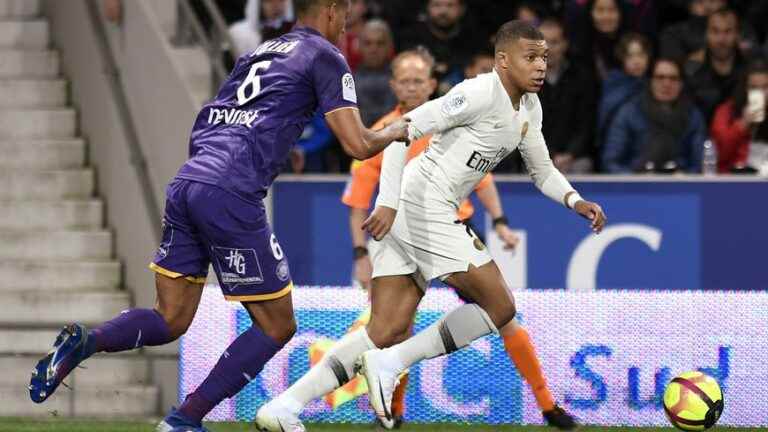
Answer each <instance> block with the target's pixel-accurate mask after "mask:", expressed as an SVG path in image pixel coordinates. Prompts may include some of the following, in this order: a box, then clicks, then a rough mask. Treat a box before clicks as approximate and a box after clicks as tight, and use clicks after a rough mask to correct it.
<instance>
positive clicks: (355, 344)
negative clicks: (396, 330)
mask: <svg viewBox="0 0 768 432" xmlns="http://www.w3.org/2000/svg"><path fill="white" fill-rule="evenodd" d="M374 348H376V345H374V344H373V342H372V341H371V338H369V337H368V333H367V332H366V330H365V328H360V329H358V330H355V331H353V332H351V333H347V334H346V335H344V337H343V338H341V340H339V341H338V342H337V343H336V344H335V345H333V347H332V348H331V349H330V350H328V352H327V353H326V354H325V356H324V357H323V359H322V360H320V363H318V364H316V365H315V366H314V367H313V368H312V369H310V370H309V372H307V373H306V374H304V376H303V377H301V378H299V380H298V381H296V382H295V383H294V384H293V385H292V386H291V387H289V388H288V390H286V391H285V392H284V393H283V394H282V395H280V397H279V399H281V401H283V402H284V403H285V404H286V405H288V406H290V408H291V409H294V410H296V411H295V414H298V413H299V411H300V410H301V409H303V408H304V407H305V406H306V405H307V404H308V403H309V402H310V401H312V400H314V399H316V398H319V397H321V396H323V395H325V394H326V393H328V392H330V391H332V390H334V389H336V388H338V387H340V386H342V385H344V384H345V383H346V382H347V381H349V380H350V379H351V378H352V377H354V376H355V361H356V360H357V358H358V357H359V356H360V354H362V353H364V352H365V351H368V350H370V349H374Z"/></svg>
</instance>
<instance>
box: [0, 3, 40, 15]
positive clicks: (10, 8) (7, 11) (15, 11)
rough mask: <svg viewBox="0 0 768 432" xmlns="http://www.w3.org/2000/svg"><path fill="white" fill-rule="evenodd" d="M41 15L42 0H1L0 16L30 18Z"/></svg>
mask: <svg viewBox="0 0 768 432" xmlns="http://www.w3.org/2000/svg"><path fill="white" fill-rule="evenodd" d="M39 15H40V0H0V17H3V18H6V19H7V18H30V17H36V16H39Z"/></svg>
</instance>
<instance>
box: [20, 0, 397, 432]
mask: <svg viewBox="0 0 768 432" xmlns="http://www.w3.org/2000/svg"><path fill="white" fill-rule="evenodd" d="M295 8H296V13H297V16H298V22H297V24H296V27H295V28H294V29H293V30H292V31H291V32H290V33H288V34H286V35H284V36H282V37H280V38H277V39H274V40H271V41H267V42H265V43H263V44H262V45H261V46H260V47H259V48H258V49H257V50H256V51H255V52H253V53H251V54H248V55H244V56H243V57H241V58H240V59H238V62H237V64H236V65H235V68H234V70H233V72H232V74H231V75H230V76H229V78H228V79H227V81H226V82H224V84H223V85H222V87H221V89H220V90H219V93H218V95H217V96H216V98H215V99H214V100H213V101H212V102H210V103H209V104H207V105H205V106H204V107H203V108H202V110H201V111H200V113H199V114H198V116H197V119H196V121H195V124H194V127H193V129H192V134H191V138H190V144H189V148H190V158H189V159H188V160H187V162H186V163H185V164H184V165H183V166H182V167H181V169H180V170H179V172H178V174H177V175H176V177H175V178H174V179H173V180H172V181H171V183H170V184H169V185H168V188H167V191H166V195H167V197H166V198H167V199H166V208H165V217H164V220H163V222H164V227H163V238H162V242H161V244H160V247H159V248H158V250H157V253H156V254H155V258H154V260H153V262H152V264H151V265H150V268H151V269H152V270H154V271H155V273H156V279H155V280H156V291H157V299H156V302H155V307H154V309H129V310H126V311H123V312H122V313H121V314H120V315H119V316H117V317H115V318H114V319H112V320H111V321H108V322H106V323H103V324H102V325H100V326H98V327H96V328H93V329H90V330H89V329H86V328H85V326H83V325H82V324H70V325H68V326H66V327H65V328H64V330H62V332H61V333H60V334H59V336H58V337H57V339H56V341H55V344H54V347H53V349H52V350H51V352H50V353H49V354H48V355H46V356H45V357H44V358H43V359H41V360H40V361H39V362H38V364H37V366H36V368H35V371H34V372H33V373H32V379H31V381H30V385H29V392H30V397H31V398H32V400H33V401H34V402H38V403H40V402H43V401H45V400H46V399H47V398H48V397H49V396H50V395H51V394H53V392H54V391H55V390H56V388H57V387H58V386H59V384H61V382H62V380H63V379H64V378H65V377H66V376H67V375H68V374H69V373H70V372H71V371H72V369H74V368H75V367H76V366H77V365H78V364H80V363H81V362H82V361H84V360H85V359H87V358H89V357H90V356H92V355H93V354H95V353H98V352H119V351H127V350H132V349H137V348H140V347H142V346H156V345H163V344H167V343H169V342H171V341H173V340H175V339H177V338H178V337H180V336H181V335H182V334H184V332H185V331H186V330H187V328H188V327H189V325H190V324H191V322H192V319H193V317H194V315H195V311H196V310H197V306H198V304H199V302H200V297H201V295H202V292H203V284H204V282H205V279H206V276H207V272H208V266H209V264H213V267H214V270H215V272H216V276H217V277H218V279H219V283H220V285H221V289H222V291H223V294H224V296H225V298H226V299H227V300H231V301H238V302H241V303H242V304H243V306H244V307H245V309H246V310H247V311H248V312H249V314H250V316H251V318H252V320H253V325H252V327H251V328H249V329H248V330H246V331H245V332H244V333H242V334H241V335H240V336H238V338H237V339H236V340H235V341H234V342H233V343H232V344H231V345H230V346H229V347H228V348H227V349H226V351H225V352H224V353H223V355H222V356H221V358H220V359H219V361H218V363H217V364H216V365H215V366H214V368H213V370H212V371H211V372H210V374H209V375H208V377H207V378H206V379H205V380H204V381H203V382H202V383H201V384H200V386H199V387H198V388H197V389H196V390H195V391H194V392H193V393H191V394H190V395H188V396H187V398H186V399H185V401H184V402H183V403H182V404H181V406H179V408H178V409H172V410H171V412H170V414H169V415H168V416H167V417H165V419H164V420H163V421H162V422H161V423H160V424H159V425H158V426H157V431H160V432H169V431H174V430H177V429H176V428H179V429H178V430H184V431H205V430H206V429H205V428H203V427H202V419H203V417H204V416H205V415H206V414H207V413H208V412H209V411H210V410H211V409H213V408H214V407H215V406H216V405H217V404H218V403H219V402H221V401H222V400H224V399H226V398H229V397H232V396H234V395H235V394H237V393H238V392H239V391H240V390H241V389H242V388H243V387H244V386H245V385H246V384H248V382H249V381H250V380H252V379H253V378H254V377H256V375H257V374H258V373H259V372H260V371H261V369H262V367H263V366H264V364H265V363H266V362H267V361H268V360H269V359H270V358H272V356H274V355H275V353H277V352H278V351H279V350H280V349H281V348H282V347H283V346H284V345H285V344H286V343H287V342H288V341H289V340H290V339H291V337H292V336H293V334H294V332H295V331H296V323H295V321H294V318H293V305H292V299H291V289H292V288H293V284H292V282H291V277H290V271H289V269H288V263H287V261H286V258H285V257H284V254H283V251H282V250H281V248H280V245H279V243H278V241H277V239H276V238H275V235H274V234H273V233H272V230H271V228H270V226H269V224H268V222H267V218H266V214H265V211H264V205H263V203H262V199H263V198H264V196H265V195H266V193H267V189H268V188H269V186H270V185H271V184H272V182H273V180H274V178H275V177H276V176H277V174H278V173H279V172H280V170H281V169H282V167H283V166H285V164H286V162H287V160H288V155H289V151H290V149H291V147H292V146H293V145H294V144H295V143H296V141H297V139H298V138H299V136H300V135H301V132H302V130H303V128H304V125H305V124H306V123H307V122H309V121H310V119H311V118H312V116H313V114H314V113H315V112H316V111H318V110H319V111H321V112H323V113H324V114H325V119H326V121H327V122H328V125H329V126H330V128H331V130H333V132H334V133H335V134H336V136H337V138H338V139H339V141H340V143H341V145H342V147H343V148H344V150H345V151H346V152H347V153H349V154H350V155H351V156H353V157H355V158H357V159H361V160H362V159H367V158H369V157H371V156H373V155H375V154H376V153H378V152H380V151H381V150H383V149H384V148H385V147H386V146H387V145H388V144H389V143H390V142H392V141H395V140H403V141H404V140H405V139H406V138H407V127H406V123H405V121H398V122H395V123H393V124H391V125H390V126H389V127H387V128H385V129H383V130H381V131H378V132H374V131H371V130H369V129H366V128H365V127H364V126H363V124H362V122H361V120H360V114H359V112H358V110H357V97H356V94H355V84H354V80H353V78H352V74H351V73H350V70H349V66H348V65H347V63H346V61H345V59H344V57H343V56H342V54H341V53H340V52H339V50H338V49H336V47H335V46H334V44H335V43H336V41H337V40H338V38H339V37H340V36H341V34H343V32H344V26H345V23H346V15H347V12H348V10H349V0H296V1H295Z"/></svg>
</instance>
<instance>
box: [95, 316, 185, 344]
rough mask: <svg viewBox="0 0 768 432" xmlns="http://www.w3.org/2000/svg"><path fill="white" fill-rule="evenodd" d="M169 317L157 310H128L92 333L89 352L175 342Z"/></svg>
mask: <svg viewBox="0 0 768 432" xmlns="http://www.w3.org/2000/svg"><path fill="white" fill-rule="evenodd" d="M172 340H173V339H172V338H171V334H170V330H169V329H168V324H166V322H165V319H163V317H162V316H161V315H160V314H159V313H158V312H157V311H156V310H154V309H128V310H125V311H123V312H121V313H120V315H118V316H116V317H115V318H113V319H112V320H110V321H107V322H105V323H103V324H102V325H100V326H99V327H97V328H95V329H93V330H91V331H89V332H88V347H87V350H88V351H89V355H91V354H93V353H96V352H102V351H106V352H118V351H127V350H132V349H136V348H140V347H143V346H156V345H165V344H167V343H169V342H171V341H172Z"/></svg>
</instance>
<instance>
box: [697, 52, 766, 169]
mask: <svg viewBox="0 0 768 432" xmlns="http://www.w3.org/2000/svg"><path fill="white" fill-rule="evenodd" d="M750 91H762V92H763V100H764V101H766V100H768V62H766V61H765V59H760V60H756V61H754V62H752V63H751V64H750V66H749V68H748V69H747V73H746V74H745V76H744V78H742V79H741V82H740V83H739V85H738V86H737V88H736V92H735V94H734V95H733V97H732V98H731V99H729V100H728V101H726V102H725V103H723V104H722V105H720V106H719V107H718V108H717V111H715V116H714V118H713V120H712V127H711V128H710V133H711V136H712V139H713V140H714V142H715V145H717V156H718V160H717V168H718V171H719V172H721V173H728V172H734V171H736V172H738V171H742V170H744V169H745V167H747V163H748V157H749V150H750V144H751V142H752V141H753V140H755V141H761V142H768V121H766V110H765V103H763V106H762V109H760V108H758V109H754V108H753V107H751V106H750V104H749V103H748V99H749V96H748V95H749V92H750Z"/></svg>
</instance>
